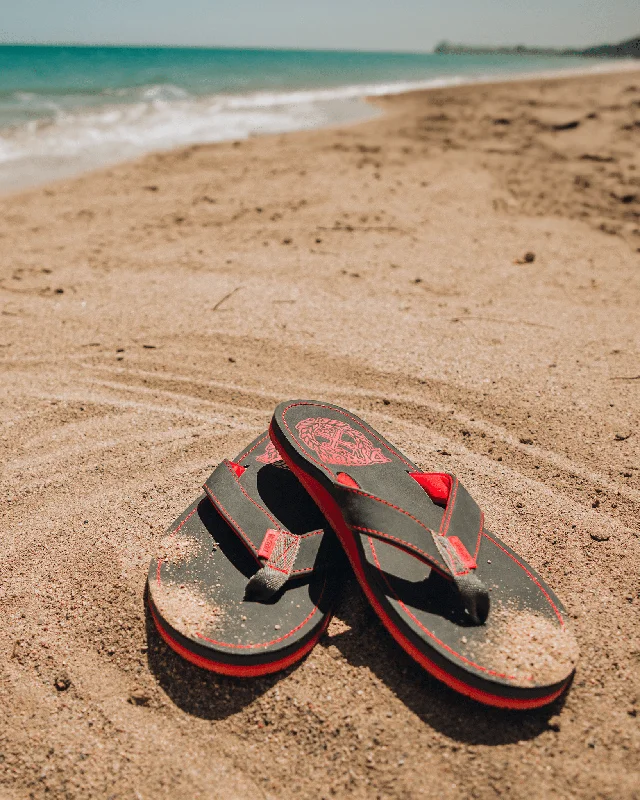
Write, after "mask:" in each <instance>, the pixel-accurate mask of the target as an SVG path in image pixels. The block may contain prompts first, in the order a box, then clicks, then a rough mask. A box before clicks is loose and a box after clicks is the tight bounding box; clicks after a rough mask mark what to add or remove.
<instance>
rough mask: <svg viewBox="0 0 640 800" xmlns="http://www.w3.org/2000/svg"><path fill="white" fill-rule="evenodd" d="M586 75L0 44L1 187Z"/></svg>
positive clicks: (517, 66)
mask: <svg viewBox="0 0 640 800" xmlns="http://www.w3.org/2000/svg"><path fill="white" fill-rule="evenodd" d="M593 67H594V60H593V59H579V58H544V57H526V56H457V55H434V54H396V53H362V52H336V51H331V52H324V51H293V50H243V49H194V48H134V47H126V48H119V47H53V46H52V47H39V46H0V186H7V185H13V184H16V185H17V184H25V183H35V182H40V181H42V180H47V179H50V178H51V177H57V176H58V175H64V174H69V173H71V172H77V171H81V170H82V169H87V168H90V167H92V166H97V165H99V164H104V163H110V162H114V161H118V160H122V159H127V158H131V157H134V156H137V155H139V154H141V153H144V152H148V151H150V150H157V149H165V148H170V147H174V146H177V145H181V144H188V143H193V142H212V141H221V140H223V139H237V138H244V137H247V136H251V135H256V134H262V133H273V132H281V131H289V130H296V129H302V128H309V127H316V126H321V125H327V124H332V123H335V122H342V121H346V120H352V119H358V118H364V117H366V116H367V115H370V114H371V113H373V112H372V111H371V109H370V107H367V106H366V104H365V103H364V102H363V99H362V98H364V97H365V96H367V95H375V94H384V93H388V92H398V91H405V90H407V89H412V88H420V87H429V86H438V85H447V84H456V83H462V82H468V81H473V80H484V79H490V78H495V77H497V78H499V77H510V76H514V75H517V74H522V73H538V72H541V71H558V70H566V69H580V68H593Z"/></svg>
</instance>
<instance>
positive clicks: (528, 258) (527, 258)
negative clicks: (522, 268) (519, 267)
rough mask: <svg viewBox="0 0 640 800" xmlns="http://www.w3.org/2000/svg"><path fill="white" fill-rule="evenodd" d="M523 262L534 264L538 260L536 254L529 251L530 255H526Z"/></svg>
mask: <svg viewBox="0 0 640 800" xmlns="http://www.w3.org/2000/svg"><path fill="white" fill-rule="evenodd" d="M523 260H524V263H525V264H533V262H534V261H535V260H536V254H535V253H532V252H531V251H529V252H528V253H525V254H524V259H523Z"/></svg>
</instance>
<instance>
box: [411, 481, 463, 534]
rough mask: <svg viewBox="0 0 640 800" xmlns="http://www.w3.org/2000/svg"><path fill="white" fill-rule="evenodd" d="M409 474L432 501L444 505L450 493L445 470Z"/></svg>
mask: <svg viewBox="0 0 640 800" xmlns="http://www.w3.org/2000/svg"><path fill="white" fill-rule="evenodd" d="M409 475H411V477H412V478H413V480H414V481H416V482H417V483H419V484H420V486H422V488H423V489H424V490H425V492H426V493H427V494H428V495H429V497H430V498H431V499H432V500H433V502H434V503H438V504H442V505H445V506H446V504H447V501H448V500H449V495H450V494H451V487H452V483H451V475H447V474H446V473H445V472H410V473H409ZM461 544H462V543H461Z"/></svg>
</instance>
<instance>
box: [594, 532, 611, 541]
mask: <svg viewBox="0 0 640 800" xmlns="http://www.w3.org/2000/svg"><path fill="white" fill-rule="evenodd" d="M589 536H591V538H592V539H593V541H594V542H608V541H609V539H610V538H611V534H609V533H603V532H602V531H591V533H590V534H589Z"/></svg>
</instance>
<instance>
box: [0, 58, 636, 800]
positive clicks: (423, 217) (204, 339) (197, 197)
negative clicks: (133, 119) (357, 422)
mask: <svg viewBox="0 0 640 800" xmlns="http://www.w3.org/2000/svg"><path fill="white" fill-rule="evenodd" d="M375 102H376V105H379V106H380V107H382V108H383V109H384V110H385V111H386V112H387V113H384V114H380V115H379V116H378V117H376V119H374V120H371V121H369V122H367V123H364V124H361V125H360V124H358V125H352V126H340V127H336V128H329V129H315V130H308V131H302V132H296V133H294V134H291V135H290V134H283V135H276V136H264V137H255V138H251V139H247V140H244V141H239V142H237V143H234V142H223V143H220V144H216V145H194V146H190V147H183V148H180V149H176V150H172V151H167V152H161V153H153V154H150V155H147V156H145V157H144V158H139V159H137V160H135V161H132V162H128V163H120V164H118V165H116V166H113V167H110V168H107V169H101V170H97V171H95V172H92V173H86V174H84V175H82V176H80V177H77V178H73V179H68V180H65V181H59V182H57V183H55V184H49V185H48V186H43V187H39V188H35V189H32V190H29V191H23V192H21V193H18V194H13V195H10V196H7V197H3V198H0V212H1V213H0V320H1V322H2V324H1V325H0V370H1V371H2V380H0V397H1V398H2V402H1V403H0V429H1V430H2V431H3V434H4V435H3V436H2V437H0V450H1V453H0V455H1V457H2V464H3V470H2V473H1V474H0V514H2V519H3V527H4V533H3V536H2V537H1V539H0V611H1V612H2V614H3V616H4V619H6V620H7V624H6V625H5V626H3V627H2V628H1V629H0V651H1V652H2V654H3V656H4V658H3V659H2V670H1V678H2V679H1V680H0V704H2V707H3V709H4V710H5V713H4V714H3V715H0V742H1V743H2V758H1V759H0V786H2V789H3V790H4V791H5V792H6V793H8V796H10V797H12V798H13V797H16V798H18V797H20V798H21V797H26V796H29V795H32V796H33V797H34V800H45V798H48V797H52V798H57V797H69V798H73V800H93V798H96V797H99V798H102V797H117V798H120V797H122V798H128V797H131V796H134V795H135V796H136V797H142V798H145V800H146V799H147V798H154V799H155V800H175V798H176V797H188V798H191V797H193V798H200V800H236V799H237V798H244V797H252V798H256V800H275V798H277V799H278V800H317V798H318V797H319V795H320V793H323V796H324V797H326V798H327V800H330V798H345V799H346V800H369V798H372V797H382V798H384V800H387V799H388V800H404V798H411V800H418V798H421V797H422V796H423V795H424V791H425V775H428V792H429V793H430V794H431V795H433V796H434V797H438V798H443V800H467V798H469V797H473V798H474V800H499V798H500V797H504V796H509V797H510V798H514V800H547V798H549V797H553V798H556V797H557V798H576V800H590V798H593V797H615V798H616V799H618V798H619V800H635V798H636V796H637V775H638V771H639V770H640V728H639V726H638V724H637V723H638V714H640V673H639V671H638V669H637V653H638V652H640V637H639V631H638V626H637V622H636V618H637V614H636V613H635V612H636V611H637V603H638V597H637V575H638V569H639V567H640V527H639V524H638V520H640V435H639V432H640V395H639V394H638V392H639V391H640V378H639V375H640V346H639V343H638V313H637V309H638V304H639V302H640V271H639V269H638V266H639V264H640V152H639V151H638V147H637V143H636V139H637V131H638V128H639V127H640V79H639V78H638V76H637V74H636V72H635V71H634V72H633V73H627V74H625V73H615V74H614V73H609V74H605V75H603V74H600V75H589V76H583V77H570V78H566V79H565V80H556V79H552V80H547V79H542V80H529V81H522V82H519V83H517V84H515V83H513V82H501V83H497V84H487V85H484V86H482V87H478V86H458V87H453V88H441V89H436V90H433V91H427V92H413V93H406V94H402V95H396V96H393V97H385V98H377V99H376V101H375ZM296 397H306V398H311V399H318V400H326V401H327V402H331V403H335V404H337V405H340V406H342V407H346V408H349V409H351V410H352V411H353V412H354V413H356V414H357V415H358V416H361V417H363V418H364V419H365V420H367V422H369V423H370V424H371V425H372V426H373V427H375V428H376V430H378V431H380V433H381V434H382V436H384V437H385V438H387V439H389V440H390V441H392V442H393V443H394V444H396V445H397V446H398V447H399V448H400V449H401V450H402V451H404V452H405V453H406V454H407V455H408V456H409V457H410V458H411V460H412V461H414V462H415V463H416V464H417V465H418V467H419V468H420V469H423V470H425V471H428V472H446V473H453V474H455V475H457V476H458V477H459V479H460V481H461V482H462V483H463V485H465V486H466V487H467V488H468V490H469V491H470V493H471V494H472V496H473V497H474V498H475V499H477V501H478V503H479V504H480V506H481V507H482V509H483V511H484V513H485V517H486V525H487V528H488V530H491V531H495V533H496V534H497V535H498V536H499V537H500V538H501V539H502V540H503V541H505V542H506V544H507V545H508V546H509V547H511V548H513V550H515V551H516V552H517V553H519V554H521V555H522V557H523V558H524V559H526V561H527V562H528V563H530V564H531V565H532V567H533V569H534V570H535V571H536V572H537V573H539V574H540V575H542V577H543V578H544V579H545V581H546V582H548V583H549V585H550V586H551V587H552V589H553V590H554V592H556V593H557V595H558V597H559V598H560V599H561V601H562V603H563V604H564V606H565V607H566V609H567V611H568V618H569V619H570V622H571V626H572V629H573V631H574V633H575V635H576V638H577V640H578V643H579V647H580V651H581V654H580V659H579V662H578V668H577V673H576V676H575V679H574V681H573V684H572V686H571V687H570V689H569V691H568V693H567V694H565V695H564V696H563V697H562V698H560V699H559V700H557V701H556V702H555V703H554V704H552V705H551V706H549V707H547V708H544V709H540V710H537V711H533V712H522V713H513V712H508V713H506V712H502V711H500V710H499V709H490V708H484V707H482V706H480V705H478V704H476V703H475V702H473V701H471V700H468V699H466V698H464V697H461V696H459V695H457V694H455V693H454V692H452V691H450V690H448V689H446V688H445V687H443V686H442V685H441V684H439V683H438V682H437V681H435V680H434V679H431V678H430V677H429V676H428V675H427V674H426V673H424V671H423V670H421V669H420V668H419V667H418V666H417V665H416V664H415V663H414V662H413V661H412V660H411V659H410V658H409V657H408V656H406V655H405V654H404V653H403V652H402V651H400V650H399V649H398V648H397V647H396V646H395V644H394V642H393V641H392V640H391V638H390V637H389V636H388V635H387V633H386V632H385V629H384V628H383V626H382V625H381V624H380V623H379V622H378V620H377V617H376V616H375V615H374V614H373V612H372V611H371V610H370V609H369V607H368V605H367V603H366V600H365V599H364V598H363V596H362V595H361V593H360V591H359V589H358V586H357V583H356V582H355V580H353V579H350V578H349V577H348V576H347V577H345V580H344V586H343V598H342V600H341V602H340V604H339V606H338V608H337V609H336V613H335V616H334V619H333V620H332V622H331V624H330V626H329V628H328V630H327V632H326V634H325V635H324V636H323V637H322V639H321V640H320V641H319V643H318V645H317V646H316V647H315V648H314V649H313V650H312V651H311V652H310V653H309V655H308V656H307V657H306V658H305V660H304V661H303V662H301V663H300V664H299V665H298V666H297V667H295V668H291V669H289V670H286V671H285V672H283V673H280V674H277V675H274V676H269V677H266V678H260V679H251V680H234V679H229V678H224V677H221V676H217V675H215V674H213V673H209V672H208V671H205V670H200V669H198V668H197V667H194V666H192V665H190V664H189V663H187V662H184V661H182V660H181V659H180V658H179V656H177V655H176V654H174V653H173V651H172V650H170V648H168V647H167V646H166V645H165V644H164V642H163V640H162V639H161V638H160V636H159V635H158V634H157V632H156V629H155V626H154V624H153V621H152V619H151V618H150V616H149V612H148V609H147V605H146V603H145V597H144V587H145V582H146V579H147V572H148V567H149V563H150V559H151V558H152V557H153V556H154V554H157V552H158V545H159V543H160V542H161V540H162V538H163V536H164V532H165V531H166V530H167V529H168V528H169V526H171V524H172V521H173V520H174V519H176V518H177V517H178V515H179V514H181V513H182V511H183V509H185V508H186V507H187V506H188V505H189V504H190V503H192V502H193V500H194V499H195V498H196V497H197V496H198V495H199V494H200V487H201V486H202V484H203V482H204V481H205V480H206V478H207V476H208V475H209V474H210V473H211V471H212V469H213V467H214V465H215V464H217V463H219V462H220V461H221V460H222V459H224V458H229V457H233V454H234V453H237V452H240V451H241V449H242V448H243V447H244V446H246V444H247V443H248V442H250V441H251V440H252V439H253V438H255V437H256V436H257V435H259V434H260V433H261V432H263V431H265V430H266V429H267V427H268V424H269V420H270V417H271V414H272V412H273V409H274V407H275V405H276V404H277V403H278V402H280V401H282V400H285V399H287V398H296ZM587 754H588V756H587Z"/></svg>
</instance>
